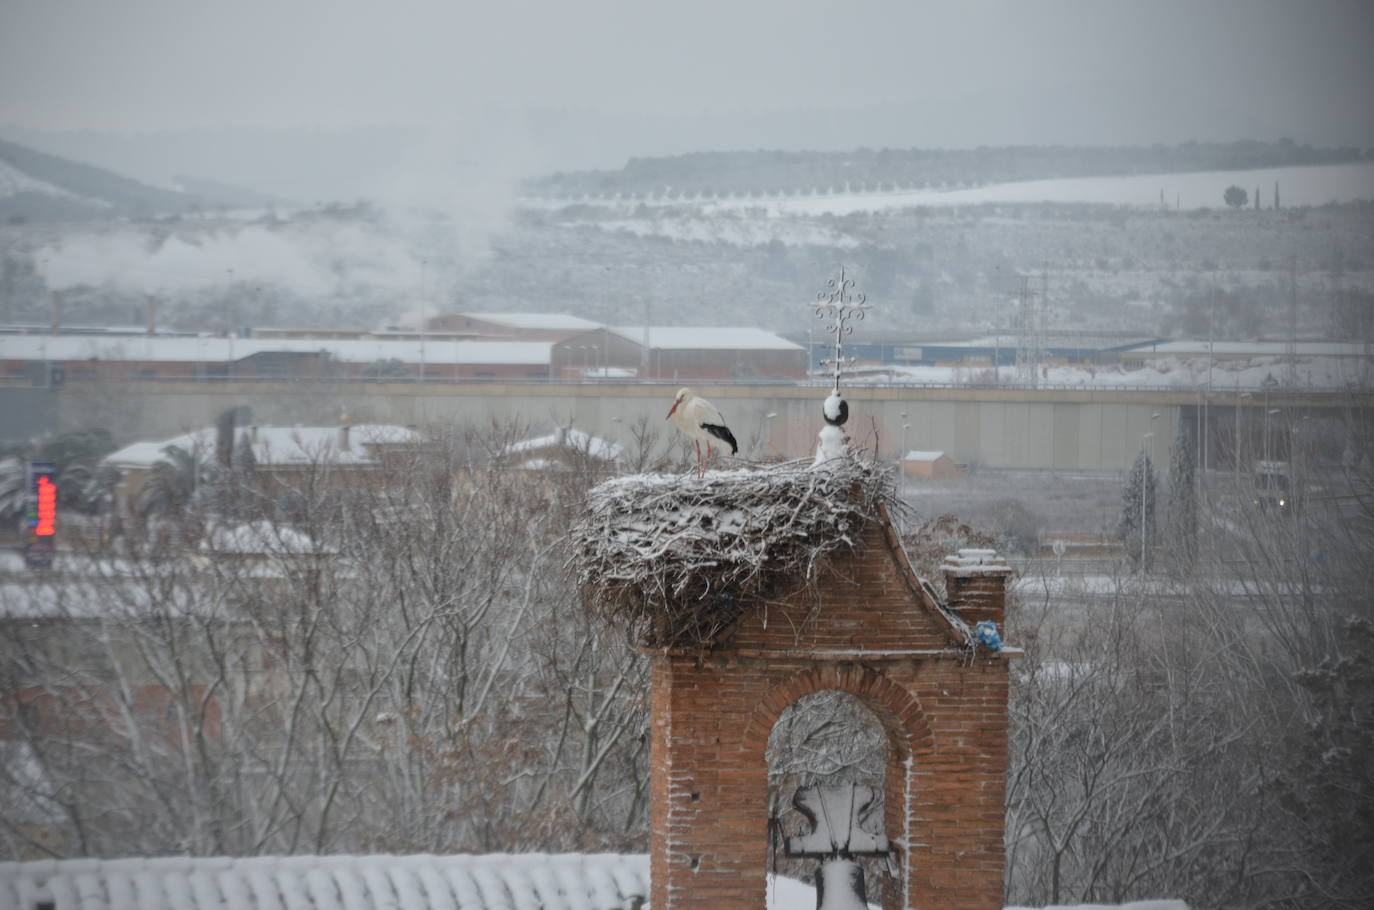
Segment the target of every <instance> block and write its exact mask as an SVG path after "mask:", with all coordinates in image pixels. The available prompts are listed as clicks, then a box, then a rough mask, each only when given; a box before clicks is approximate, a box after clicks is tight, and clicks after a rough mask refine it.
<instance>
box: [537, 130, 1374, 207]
mask: <svg viewBox="0 0 1374 910" xmlns="http://www.w3.org/2000/svg"><path fill="white" fill-rule="evenodd" d="M1370 154H1371V155H1374V152H1371V153H1370ZM1365 157H1366V154H1365V153H1364V152H1362V151H1361V150H1360V149H1358V148H1342V149H1317V148H1312V147H1310V146H1307V145H1299V144H1297V143H1295V142H1292V141H1291V140H1286V139H1285V140H1280V141H1279V142H1256V141H1251V140H1245V141H1240V142H1227V143H1199V142H1186V143H1183V144H1182V145H1172V146H1167V145H1151V146H1116V147H1095V146H1094V147H1084V146H1004V147H998V148H988V147H981V148H976V149H918V148H911V149H887V148H885V149H879V150H876V151H875V150H873V149H867V148H861V149H857V150H854V151H848V152H783V151H764V150H760V151H752V152H695V153H692V154H688V155H675V156H671V157H664V158H632V159H630V161H629V162H628V163H627V164H626V165H625V166H624V167H623V168H621V169H620V170H618V171H578V172H574V173H557V174H553V175H550V176H547V177H542V178H539V179H536V180H532V181H529V183H528V184H527V191H528V192H529V193H531V194H532V195H536V196H545V197H554V198H563V197H572V198H577V197H581V196H607V195H609V196H614V195H616V194H620V195H621V196H630V197H634V196H649V195H662V194H665V193H666V194H667V195H668V196H669V197H670V198H671V197H674V196H677V195H682V194H686V195H689V196H699V195H706V196H722V195H729V196H742V195H759V194H775V193H812V192H832V191H844V190H846V189H850V190H868V191H878V190H893V189H918V188H922V187H931V186H935V187H944V186H979V185H983V184H988V183H1008V182H1012V181H1019V180H1042V179H1051V178H1065V177H1112V176H1123V175H1128V174H1167V173H1181V172H1187V171H1212V170H1238V169H1249V168H1261V167H1281V166H1291V165H1309V164H1335V163H1343V162H1349V161H1360V160H1363V159H1364V158H1365Z"/></svg>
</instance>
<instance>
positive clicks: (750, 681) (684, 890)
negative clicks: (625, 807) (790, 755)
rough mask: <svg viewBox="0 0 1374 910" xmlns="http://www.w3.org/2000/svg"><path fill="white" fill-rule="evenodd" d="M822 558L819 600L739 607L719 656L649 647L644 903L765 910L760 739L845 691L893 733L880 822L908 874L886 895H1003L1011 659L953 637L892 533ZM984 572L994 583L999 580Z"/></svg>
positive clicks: (908, 900)
mask: <svg viewBox="0 0 1374 910" xmlns="http://www.w3.org/2000/svg"><path fill="white" fill-rule="evenodd" d="M832 568H833V574H829V575H827V577H826V579H825V581H824V583H823V585H822V590H821V591H820V592H819V596H818V597H817V598H814V599H813V598H810V597H807V596H804V595H802V594H798V595H795V596H793V597H790V598H787V599H786V600H785V601H784V602H783V603H782V604H774V605H771V606H770V607H769V608H768V609H767V610H759V611H757V612H754V613H752V614H750V615H749V616H748V617H747V618H746V619H744V620H743V621H742V622H741V626H740V628H739V629H738V630H737V631H736V633H735V634H734V635H733V636H732V638H731V639H730V640H729V641H728V642H726V643H725V644H724V645H721V646H719V647H717V648H716V649H714V650H713V651H710V652H705V653H690V654H689V653H665V652H654V658H653V672H652V677H651V687H652V688H651V711H652V739H651V787H650V793H651V800H650V825H651V834H650V851H651V852H650V868H651V880H652V897H651V904H652V906H653V907H655V908H656V910H669V908H671V910H682V908H712V910H717V908H718V910H728V908H740V910H743V908H749V910H758V908H760V907H762V906H763V901H764V887H765V874H766V869H767V864H768V766H767V759H766V757H765V754H764V750H765V747H766V745H767V742H768V735H769V733H770V732H771V731H772V728H773V724H774V722H775V721H776V720H777V719H778V716H779V715H780V714H781V713H782V711H783V710H784V709H785V708H787V706H789V705H790V704H792V703H793V702H795V701H796V700H797V699H799V698H802V697H803V696H806V695H808V694H810V693H812V692H819V691H822V690H826V689H837V690H841V691H844V692H848V693H850V694H852V695H854V696H856V697H857V698H858V699H859V700H860V701H861V702H863V703H864V704H865V705H866V706H867V707H868V708H870V709H871V710H872V711H873V713H874V714H875V715H876V716H877V717H878V718H879V720H880V721H881V722H882V724H883V726H884V728H885V729H886V731H887V734H888V740H889V748H888V758H887V772H886V782H885V786H886V790H885V793H886V818H885V826H886V833H887V834H888V836H889V838H891V840H892V842H893V844H894V845H896V847H897V853H898V860H899V863H898V865H899V867H900V869H901V877H902V880H901V881H899V882H897V883H895V886H894V885H892V884H889V886H888V887H887V888H886V894H885V900H884V906H885V907H886V908H888V910H891V908H898V907H902V908H905V907H921V908H924V910H932V908H968V910H975V908H976V910H995V908H1000V907H1002V905H1003V904H1002V867H1003V846H1002V835H1003V812H1004V807H1003V800H1004V791H1005V773H1006V762H1007V663H1006V657H1005V655H998V654H991V653H989V652H987V651H984V650H980V651H977V652H973V653H971V652H969V651H968V650H967V649H965V648H964V647H963V641H964V639H963V636H962V633H960V632H958V631H957V630H956V629H955V628H954V627H953V625H952V624H951V623H950V622H949V620H948V619H946V618H945V617H944V616H943V615H942V614H940V613H939V611H938V610H936V609H935V608H934V606H933V604H931V603H930V602H929V601H928V599H926V598H925V595H923V594H922V593H921V592H920V591H919V589H918V588H917V587H916V585H915V583H914V578H913V576H911V574H910V569H909V566H908V565H907V563H906V559H905V557H904V556H903V555H902V554H901V553H900V549H899V548H897V547H896V546H895V537H894V535H893V534H892V532H891V529H890V528H888V527H886V526H874V527H871V528H870V529H869V531H868V532H867V533H866V535H865V537H864V538H863V540H862V543H861V546H860V547H859V548H858V549H857V550H856V552H855V553H854V555H853V556H852V557H846V558H843V559H840V560H837V561H836V562H835V564H834V565H833V567H832ZM986 578H989V579H992V580H993V581H994V582H996V583H997V585H998V586H999V591H1000V583H1001V582H1002V581H1003V578H1004V577H1003V576H1001V575H997V574H995V573H994V574H991V575H987V576H986ZM985 593H986V597H985V603H986V605H987V606H989V607H991V606H995V605H1000V600H998V599H997V598H998V596H999V595H997V594H996V593H995V592H991V591H988V592H985ZM994 600H996V601H997V604H993V603H992V601H994Z"/></svg>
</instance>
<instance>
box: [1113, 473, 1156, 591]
mask: <svg viewBox="0 0 1374 910" xmlns="http://www.w3.org/2000/svg"><path fill="white" fill-rule="evenodd" d="M1155 516H1156V510H1155V470H1154V465H1153V464H1152V463H1151V461H1150V456H1149V453H1147V452H1145V451H1143V450H1142V451H1141V453H1140V454H1139V455H1137V456H1136V458H1135V464H1133V465H1132V466H1131V473H1130V474H1128V475H1127V476H1126V487H1125V489H1124V490H1122V491H1121V523H1120V524H1119V525H1118V526H1117V536H1119V537H1120V538H1121V546H1122V549H1123V550H1125V552H1126V555H1127V556H1129V557H1130V559H1131V561H1132V562H1134V563H1136V565H1138V566H1139V565H1140V562H1141V556H1142V553H1141V551H1142V550H1145V551H1146V553H1145V554H1144V555H1145V560H1146V566H1142V567H1141V568H1142V569H1143V568H1147V567H1148V560H1149V555H1148V550H1149V547H1150V545H1151V544H1152V543H1153V542H1154V540H1155V538H1156V537H1157V536H1158V535H1159V531H1158V525H1159V522H1158V521H1157V520H1156V518H1155ZM1142 519H1143V527H1142Z"/></svg>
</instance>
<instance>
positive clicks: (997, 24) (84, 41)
mask: <svg viewBox="0 0 1374 910" xmlns="http://www.w3.org/2000/svg"><path fill="white" fill-rule="evenodd" d="M1371 98H1374V3H1371V2H1368V0H1302V2H1298V0H1294V2H1274V0H1210V2H1208V0H1132V2H1109V0H1095V2H1087V0H999V2H977V0H971V2H959V3H933V2H923V0H890V2H861V0H849V2H823V0H678V2H673V3H662V2H652V0H578V2H572V3H568V2H555V0H543V2H531V0H504V2H490V0H482V2H447V3H446V2H420V0H388V2H385V3H384V2H381V0H377V2H371V3H362V2H356V0H292V2H286V3H283V2H280V0H236V2H233V3H219V2H216V3H210V2H205V0H117V2H111V0H6V2H4V3H3V4H0V135H10V136H12V137H14V138H17V139H19V140H20V141H23V139H24V136H25V135H26V134H33V133H34V131H54V130H59V131H72V130H88V131H89V130H94V131H102V132H106V133H109V132H114V133H119V134H125V135H127V134H134V133H139V132H143V131H160V132H168V131H173V132H175V131H185V130H225V129H229V130H240V131H241V130H259V131H260V130H263V129H267V130H273V129H281V128H293V129H298V128H322V129H326V130H356V129H358V128H371V127H377V126H396V127H407V128H415V129H421V130H435V131H438V132H441V133H444V134H446V135H448V136H450V137H453V136H457V137H469V138H470V137H474V136H476V135H479V134H485V136H486V139H485V141H483V142H480V143H477V144H478V145H481V146H482V147H483V148H484V149H486V153H487V154H488V155H490V154H498V155H504V156H508V158H509V161H510V163H511V164H512V166H514V167H518V168H519V169H521V170H538V169H543V168H548V167H558V166H563V167H587V166H603V167H614V166H618V165H619V164H621V163H623V161H624V160H625V158H627V157H629V156H633V155H645V154H665V153H674V152H685V151H692V150H699V149H730V148H758V147H768V148H793V149H800V148H813V149H834V148H853V147H857V146H870V147H882V146H911V145H920V146H939V147H947V148H948V147H966V146H974V145H979V144H989V145H992V144H1023V143H1025V144H1049V143H1062V144H1112V143H1150V142H1170V143H1171V142H1179V141H1184V140H1188V139H1198V140H1223V141H1225V140H1231V139H1238V138H1256V139H1265V140H1272V139H1277V138H1280V137H1283V136H1289V137H1292V138H1294V139H1297V140H1298V141H1300V142H1309V143H1313V144H1318V145H1337V144H1339V145H1349V144H1353V145H1360V146H1372V145H1374V113H1371V111H1374V104H1371V102H1370V99H1371ZM492 150H496V151H494V152H493V151H492ZM474 154H477V153H476V152H474Z"/></svg>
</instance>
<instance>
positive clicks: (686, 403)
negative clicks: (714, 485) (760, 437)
mask: <svg viewBox="0 0 1374 910" xmlns="http://www.w3.org/2000/svg"><path fill="white" fill-rule="evenodd" d="M668 418H672V421H673V423H675V424H677V428H678V429H679V430H681V431H682V432H684V433H686V434H687V435H688V436H690V437H692V439H693V440H694V441H695V442H696V444H697V476H698V477H700V476H702V475H703V474H704V473H705V472H706V468H705V466H704V465H703V464H702V461H701V444H702V443H703V442H704V443H706V459H707V460H708V461H709V460H710V459H711V443H712V442H713V441H717V440H718V441H720V442H728V443H729V444H730V454H731V455H734V454H735V453H736V452H738V451H739V444H738V443H737V442H735V435H734V434H733V433H731V432H730V429H729V427H727V426H726V425H725V418H724V417H721V416H720V411H717V410H716V406H715V405H713V404H711V402H709V401H707V400H706V399H705V398H698V397H697V396H696V394H695V393H694V392H693V391H692V390H691V389H678V392H677V399H676V400H675V401H673V406H672V407H671V408H669V409H668V417H665V418H664V419H665V420H667V419H668Z"/></svg>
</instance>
